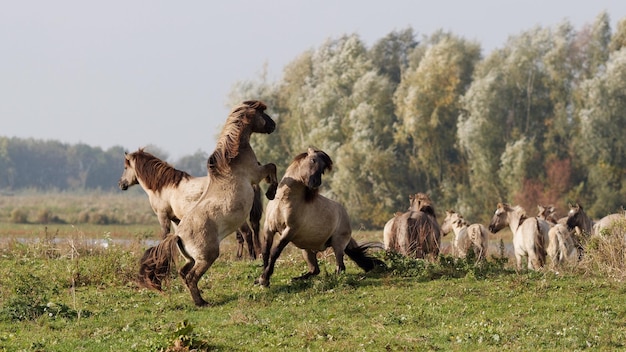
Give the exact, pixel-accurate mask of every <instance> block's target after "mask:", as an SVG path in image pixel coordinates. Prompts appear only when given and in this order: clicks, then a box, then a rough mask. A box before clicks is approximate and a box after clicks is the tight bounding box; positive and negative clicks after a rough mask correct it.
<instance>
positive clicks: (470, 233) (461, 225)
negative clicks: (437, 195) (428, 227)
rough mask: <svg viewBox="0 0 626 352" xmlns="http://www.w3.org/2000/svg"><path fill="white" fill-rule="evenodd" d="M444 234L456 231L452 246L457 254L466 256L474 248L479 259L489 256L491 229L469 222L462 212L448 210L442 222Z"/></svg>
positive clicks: (461, 256) (462, 256)
mask: <svg viewBox="0 0 626 352" xmlns="http://www.w3.org/2000/svg"><path fill="white" fill-rule="evenodd" d="M441 232H442V233H444V234H447V233H450V232H454V241H453V242H452V247H453V249H454V251H453V253H454V255H455V256H457V257H460V258H465V257H466V256H467V252H468V251H469V250H472V251H473V252H474V254H476V258H477V259H478V260H484V259H485V258H487V248H488V247H489V233H490V232H489V230H488V229H487V227H486V226H485V225H483V224H471V225H470V224H469V223H468V222H467V221H466V220H465V219H464V218H463V216H462V215H461V214H459V213H457V212H455V211H454V210H446V218H445V219H444V220H443V223H442V224H441Z"/></svg>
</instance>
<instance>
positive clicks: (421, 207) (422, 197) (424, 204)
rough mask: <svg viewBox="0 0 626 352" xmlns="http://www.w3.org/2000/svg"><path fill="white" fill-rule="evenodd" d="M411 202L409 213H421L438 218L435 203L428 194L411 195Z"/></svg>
mask: <svg viewBox="0 0 626 352" xmlns="http://www.w3.org/2000/svg"><path fill="white" fill-rule="evenodd" d="M409 201H410V206H409V211H421V212H424V213H427V214H429V215H432V216H436V215H435V207H434V205H433V201H432V200H431V199H430V197H429V196H428V195H427V194H426V193H415V194H410V195H409Z"/></svg>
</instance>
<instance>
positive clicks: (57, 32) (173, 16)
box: [0, 0, 626, 161]
mask: <svg viewBox="0 0 626 352" xmlns="http://www.w3.org/2000/svg"><path fill="white" fill-rule="evenodd" d="M602 11H607V13H608V14H609V16H610V19H611V28H612V29H613V30H615V28H616V24H617V22H618V21H619V20H620V19H622V18H624V17H626V1H624V0H610V1H609V0H593V1H591V0H585V1H582V0H523V1H517V0H472V1H467V0H458V1H451V0H437V1H435V0H431V1H422V0H387V1H370V0H316V1H311V0H309V1H305V0H271V1H252V0H227V1H208V0H207V1H200V0H191V1H164V0H150V1H148V0H146V1H134V0H130V1H129V0H125V1H121V0H108V1H84V0H74V1H70V0H55V1H47V0H45V1H44V0H39V1H38V0H24V1H8V0H4V1H0V121H1V123H0V136H3V137H19V138H35V139H38V140H56V141H60V142H63V143H68V144H76V143H85V144H88V145H91V146H93V147H101V148H103V149H104V150H106V149H108V148H110V147H113V146H122V147H124V149H125V150H127V151H129V152H130V151H134V150H136V149H137V148H139V147H144V146H147V145H155V146H157V147H158V148H159V149H161V150H162V151H164V152H165V153H167V154H168V155H169V158H168V160H170V161H175V160H177V159H179V158H180V157H183V156H186V155H189V154H193V153H195V152H197V151H203V152H206V153H210V152H212V151H213V149H214V148H215V143H216V142H215V139H216V136H217V135H218V134H219V132H220V130H221V126H222V125H223V122H224V121H225V120H226V117H227V116H228V113H229V111H230V109H231V106H227V102H228V94H229V92H230V91H231V89H232V87H233V85H234V84H235V83H236V82H240V81H247V80H253V81H254V80H258V79H259V77H260V75H261V73H262V72H263V69H264V67H267V69H268V71H269V78H270V80H271V81H278V80H280V77H281V75H282V70H283V68H284V67H285V66H286V65H287V64H289V63H290V62H291V61H293V60H294V59H295V58H297V57H298V56H299V55H300V54H302V53H303V52H304V51H306V50H309V49H315V48H318V47H320V46H321V45H322V44H323V43H324V42H325V41H326V40H328V39H337V38H339V37H341V36H342V35H345V34H348V35H350V34H357V35H358V36H359V37H360V38H361V39H362V40H363V41H364V43H365V44H366V45H367V46H368V47H371V45H373V44H374V43H375V42H376V41H377V40H379V39H381V38H383V37H385V36H386V35H387V34H389V33H391V32H392V31H397V30H403V29H406V28H408V27H411V28H412V29H413V31H414V33H416V34H417V39H418V40H419V39H420V38H421V37H422V36H428V35H430V34H432V33H433V32H435V31H437V30H439V29H443V30H445V31H450V32H452V33H454V34H455V35H458V36H461V37H464V38H466V39H468V40H475V41H477V42H478V43H480V45H481V46H482V49H483V55H488V54H489V53H490V52H491V51H493V50H494V49H497V48H500V47H503V46H504V44H505V43H506V41H507V39H508V38H509V37H510V36H514V35H518V34H520V33H522V32H524V31H527V30H530V29H532V28H533V27H535V26H543V27H553V26H556V25H557V24H559V23H560V22H562V21H564V20H568V21H569V22H570V23H571V24H572V25H573V26H574V27H575V28H576V29H580V28H582V26H584V25H587V24H591V23H592V22H593V21H594V20H595V18H596V16H597V15H598V14H600V13H601V12H602ZM249 98H250V99H255V98H256V97H249ZM270 110H271V107H270Z"/></svg>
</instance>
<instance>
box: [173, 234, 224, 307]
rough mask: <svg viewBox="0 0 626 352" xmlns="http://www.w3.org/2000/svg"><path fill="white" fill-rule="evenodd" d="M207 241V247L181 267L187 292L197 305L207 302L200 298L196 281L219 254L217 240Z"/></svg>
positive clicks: (200, 305)
mask: <svg viewBox="0 0 626 352" xmlns="http://www.w3.org/2000/svg"><path fill="white" fill-rule="evenodd" d="M207 240H208V241H209V242H212V243H209V244H208V246H207V248H205V250H204V251H203V253H202V254H201V255H199V256H198V257H197V258H194V261H193V262H190V263H191V265H189V264H190V263H187V264H186V265H185V266H184V267H183V268H182V269H181V275H183V274H184V275H185V276H184V280H185V284H186V285H187V288H188V289H189V293H190V294H191V298H192V299H193V303H194V304H195V305H196V306H198V307H202V306H206V305H208V304H209V303H208V302H207V301H205V300H204V299H203V298H202V295H201V294H200V289H199V288H198V281H200V278H201V277H202V275H204V273H205V272H206V271H207V270H208V269H209V268H210V267H211V265H213V262H215V260H216V259H217V257H219V255H220V248H219V241H218V240H217V238H215V239H214V240H211V239H207Z"/></svg>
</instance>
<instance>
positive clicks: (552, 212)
mask: <svg viewBox="0 0 626 352" xmlns="http://www.w3.org/2000/svg"><path fill="white" fill-rule="evenodd" d="M537 217H538V218H539V219H542V220H545V221H547V222H548V223H550V225H552V226H554V225H556V224H559V223H560V224H564V223H565V221H566V220H567V217H562V218H559V217H558V216H556V209H555V208H554V206H553V205H547V206H543V205H537Z"/></svg>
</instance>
